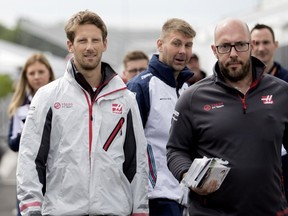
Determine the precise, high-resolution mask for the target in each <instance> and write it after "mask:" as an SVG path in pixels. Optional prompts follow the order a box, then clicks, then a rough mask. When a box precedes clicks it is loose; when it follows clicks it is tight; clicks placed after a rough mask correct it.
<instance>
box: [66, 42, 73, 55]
mask: <svg viewBox="0 0 288 216" xmlns="http://www.w3.org/2000/svg"><path fill="white" fill-rule="evenodd" d="M66 46H67V49H68V51H69V52H70V53H73V52H74V50H73V43H72V42H71V41H70V40H67V41H66Z"/></svg>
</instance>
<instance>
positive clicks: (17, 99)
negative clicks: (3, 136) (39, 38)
mask: <svg viewBox="0 0 288 216" xmlns="http://www.w3.org/2000/svg"><path fill="white" fill-rule="evenodd" d="M35 62H40V63H42V64H44V65H45V66H46V67H47V68H48V70H49V73H50V78H49V82H51V81H53V80H55V75H54V72H53V70H52V67H51V65H50V63H49V61H48V59H47V58H46V57H45V56H44V54H42V53H35V54H33V55H32V56H30V57H29V58H28V59H27V61H26V63H25V65H24V67H23V69H22V72H21V75H20V79H19V80H18V81H17V84H16V87H15V92H14V94H13V97H12V99H11V102H10V104H9V107H8V115H9V117H12V116H13V115H14V113H15V112H16V110H17V108H18V107H20V106H21V105H22V104H23V103H24V100H25V98H26V95H27V92H31V93H32V95H34V94H35V92H34V90H33V89H32V87H31V86H30V85H29V83H28V80H27V68H28V67H29V66H30V65H32V64H34V63H35Z"/></svg>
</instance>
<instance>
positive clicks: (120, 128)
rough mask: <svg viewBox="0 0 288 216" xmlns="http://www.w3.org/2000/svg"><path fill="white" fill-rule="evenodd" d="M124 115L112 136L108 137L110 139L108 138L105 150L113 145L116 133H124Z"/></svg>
mask: <svg viewBox="0 0 288 216" xmlns="http://www.w3.org/2000/svg"><path fill="white" fill-rule="evenodd" d="M124 121H125V119H124V117H122V118H120V120H119V121H118V123H117V124H116V126H115V128H114V129H113V131H112V132H111V134H110V136H109V137H108V139H107V140H106V142H105V144H104V146H103V149H104V150H105V151H107V150H108V149H109V147H110V145H111V143H112V142H113V140H114V139H115V137H116V135H117V134H118V133H119V131H120V135H122V126H123V124H124Z"/></svg>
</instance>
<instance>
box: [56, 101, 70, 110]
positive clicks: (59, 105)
mask: <svg viewBox="0 0 288 216" xmlns="http://www.w3.org/2000/svg"><path fill="white" fill-rule="evenodd" d="M71 107H73V103H71V102H63V103H60V102H55V103H54V108H55V109H60V108H71Z"/></svg>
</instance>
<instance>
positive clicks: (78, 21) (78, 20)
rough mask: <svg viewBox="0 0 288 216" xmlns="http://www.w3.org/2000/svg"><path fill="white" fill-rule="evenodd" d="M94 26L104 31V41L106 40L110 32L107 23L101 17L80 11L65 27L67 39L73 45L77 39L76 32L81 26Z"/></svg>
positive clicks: (86, 11)
mask: <svg viewBox="0 0 288 216" xmlns="http://www.w3.org/2000/svg"><path fill="white" fill-rule="evenodd" d="M84 24H93V25H95V26H96V27H97V28H99V29H100V30H101V31H102V39H103V41H104V40H106V38H107V35H108V32H107V28H106V25H105V23H104V22H103V20H102V19H101V17H100V16H99V15H97V14H96V13H94V12H91V11H88V10H85V11H79V12H78V13H76V14H74V15H73V16H72V17H71V18H70V19H69V20H68V22H67V24H66V26H65V32H66V37H67V39H68V40H69V41H71V42H72V43H73V42H74V38H75V31H76V30H77V28H78V27H79V26H80V25H84Z"/></svg>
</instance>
